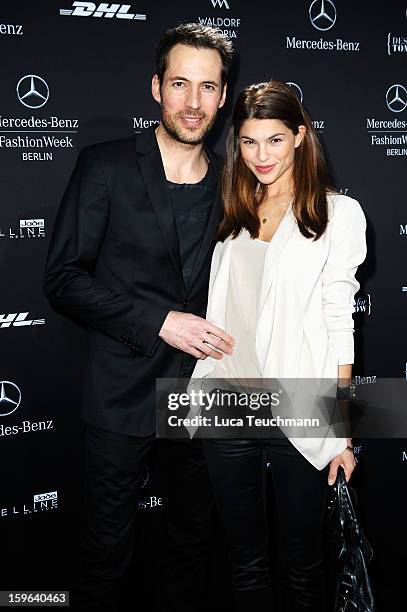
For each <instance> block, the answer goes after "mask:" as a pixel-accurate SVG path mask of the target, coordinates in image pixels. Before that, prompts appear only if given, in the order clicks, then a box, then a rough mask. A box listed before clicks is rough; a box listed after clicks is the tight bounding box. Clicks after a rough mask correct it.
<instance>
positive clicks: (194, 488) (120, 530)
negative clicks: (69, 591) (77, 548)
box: [72, 426, 215, 612]
mask: <svg viewBox="0 0 407 612" xmlns="http://www.w3.org/2000/svg"><path fill="white" fill-rule="evenodd" d="M161 442H162V445H161V447H160V449H159V450H160V452H161V453H162V455H163V457H162V462H163V463H164V465H166V466H167V476H168V479H169V482H168V491H169V494H168V497H169V499H168V513H167V530H166V531H167V539H166V541H165V542H163V543H162V550H160V552H159V555H158V557H159V558H160V559H161V560H162V561H161V567H160V571H159V572H157V583H158V581H159V582H160V586H161V595H160V603H159V604H158V603H157V607H159V609H160V612H161V610H163V611H164V610H165V612H167V610H168V611H171V612H172V611H175V612H186V611H188V612H195V611H197V612H200V611H201V606H203V605H204V601H203V598H202V594H203V593H204V591H205V587H206V571H207V554H208V549H209V539H210V536H211V530H212V525H213V519H214V511H215V505H214V501H213V496H212V493H211V490H210V484H209V478H208V473H207V467H206V461H205V457H204V453H203V450H202V445H201V442H200V441H188V440H187V441H182V442H173V441H161V440H160V441H157V440H156V438H155V436H151V437H150V438H136V437H134V436H125V435H120V434H115V433H112V432H107V431H104V430H101V429H98V428H96V427H93V426H87V430H86V443H85V480H84V488H85V508H84V510H85V511H84V517H83V518H84V520H83V534H82V545H81V562H80V572H79V573H80V575H79V578H78V582H79V586H78V588H77V589H76V591H75V592H74V594H73V598H72V600H73V605H74V609H76V610H81V611H83V612H85V611H86V612H91V611H92V612H117V611H118V610H119V601H120V593H121V586H122V584H121V579H122V577H123V576H124V574H125V572H126V570H127V568H128V567H129V565H130V561H131V558H132V555H133V552H134V550H133V549H134V542H135V538H134V533H135V525H136V523H137V520H136V513H137V501H138V496H139V493H140V488H141V486H142V484H143V482H144V479H145V475H146V468H147V467H148V466H149V463H150V456H151V452H152V450H153V447H154V446H155V445H156V444H157V443H160V444H161ZM157 586H158V584H157ZM135 592H137V577H135ZM136 599H137V598H136ZM134 605H135V604H134ZM149 605H150V609H151V608H153V606H154V602H150V604H149Z"/></svg>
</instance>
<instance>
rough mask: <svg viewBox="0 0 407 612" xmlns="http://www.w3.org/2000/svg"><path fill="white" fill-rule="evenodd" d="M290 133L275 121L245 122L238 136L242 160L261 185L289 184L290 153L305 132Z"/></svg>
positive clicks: (301, 129)
mask: <svg viewBox="0 0 407 612" xmlns="http://www.w3.org/2000/svg"><path fill="white" fill-rule="evenodd" d="M298 130H299V131H298V134H297V135H294V133H293V132H292V131H291V130H290V129H289V128H288V127H287V126H286V125H285V124H284V123H283V122H282V121H280V120H279V119H246V121H244V122H243V124H242V127H241V129H240V133H239V146H240V152H241V155H242V158H243V160H244V162H245V164H246V165H247V167H248V168H249V169H250V170H251V171H252V172H253V174H254V175H255V176H256V178H257V179H258V180H259V181H260V182H261V183H264V184H265V185H272V184H275V185H276V186H277V185H280V184H281V186H283V185H284V184H285V183H287V185H288V184H289V182H290V181H291V176H292V170H293V163H294V152H295V149H296V148H297V147H298V146H299V145H300V143H301V141H302V139H303V137H304V135H305V131H306V128H305V126H304V125H300V126H299V128H298Z"/></svg>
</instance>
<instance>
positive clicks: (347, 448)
mask: <svg viewBox="0 0 407 612" xmlns="http://www.w3.org/2000/svg"><path fill="white" fill-rule="evenodd" d="M346 450H348V451H350V452H351V453H353V454H354V453H355V451H354V450H353V446H347V447H346Z"/></svg>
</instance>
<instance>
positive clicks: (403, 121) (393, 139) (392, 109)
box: [366, 83, 407, 157]
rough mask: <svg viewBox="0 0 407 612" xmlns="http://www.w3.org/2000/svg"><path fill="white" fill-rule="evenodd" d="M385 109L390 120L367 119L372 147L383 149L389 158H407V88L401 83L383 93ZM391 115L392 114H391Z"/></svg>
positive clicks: (394, 84)
mask: <svg viewBox="0 0 407 612" xmlns="http://www.w3.org/2000/svg"><path fill="white" fill-rule="evenodd" d="M383 102H384V107H385V109H386V110H387V112H388V118H386V119H376V118H375V117H369V118H367V119H366V130H367V133H368V134H369V140H370V145H371V146H372V147H379V148H381V149H382V150H383V151H384V152H385V154H386V156H387V157H406V156H407V118H405V115H404V114H402V115H400V113H406V112H407V111H406V109H407V88H406V86H405V85H403V84H401V83H393V84H392V85H390V86H388V87H387V89H386V90H385V91H384V93H383ZM390 113H391V114H390Z"/></svg>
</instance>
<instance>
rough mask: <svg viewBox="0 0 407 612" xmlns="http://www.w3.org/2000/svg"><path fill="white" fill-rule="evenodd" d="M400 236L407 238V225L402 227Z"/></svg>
mask: <svg viewBox="0 0 407 612" xmlns="http://www.w3.org/2000/svg"><path fill="white" fill-rule="evenodd" d="M400 236H407V224H406V225H400Z"/></svg>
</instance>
